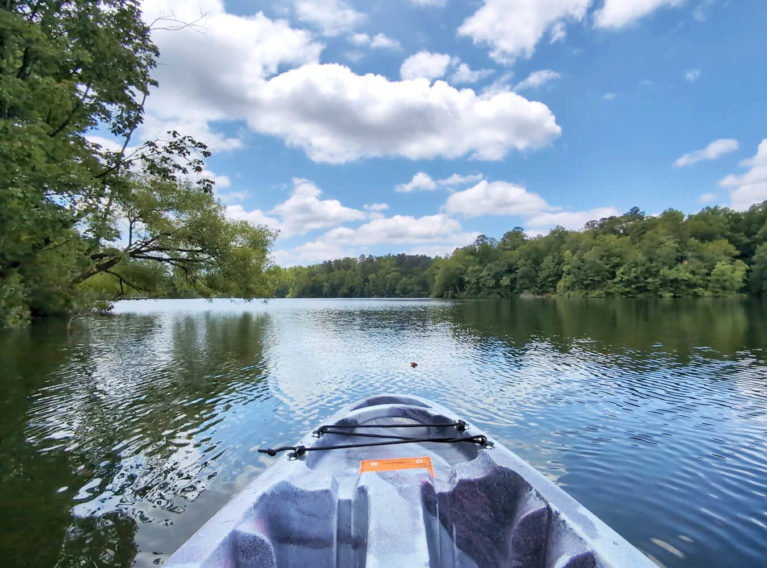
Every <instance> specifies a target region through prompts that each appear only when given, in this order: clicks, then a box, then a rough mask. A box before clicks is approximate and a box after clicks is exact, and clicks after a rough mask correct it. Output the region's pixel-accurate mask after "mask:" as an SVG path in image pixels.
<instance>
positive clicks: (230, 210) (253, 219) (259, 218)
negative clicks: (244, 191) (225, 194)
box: [224, 205, 280, 229]
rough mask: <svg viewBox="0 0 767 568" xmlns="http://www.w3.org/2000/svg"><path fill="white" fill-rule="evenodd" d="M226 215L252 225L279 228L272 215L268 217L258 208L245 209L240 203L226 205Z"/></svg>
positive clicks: (278, 223)
mask: <svg viewBox="0 0 767 568" xmlns="http://www.w3.org/2000/svg"><path fill="white" fill-rule="evenodd" d="M224 211H225V213H226V216H227V217H229V218H230V219H235V220H237V221H247V222H249V223H252V224H254V225H266V226H267V227H270V228H271V229H279V228H280V222H279V221H278V220H277V219H275V218H274V217H269V216H268V215H267V214H266V213H264V212H263V211H261V210H260V209H254V210H253V211H245V209H243V207H242V205H227V206H226V208H225V210H224Z"/></svg>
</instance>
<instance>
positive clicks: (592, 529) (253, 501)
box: [166, 395, 653, 568]
mask: <svg viewBox="0 0 767 568" xmlns="http://www.w3.org/2000/svg"><path fill="white" fill-rule="evenodd" d="M458 423H459V417H457V416H455V415H453V414H452V413H451V412H450V411H448V410H447V409H445V408H443V407H441V406H439V405H437V404H434V403H433V402H430V401H427V400H425V399H422V398H417V397H413V396H398V395H386V396H378V397H372V398H368V399H365V400H362V401H358V402H356V403H354V404H352V405H349V406H347V407H346V408H344V409H342V410H340V411H339V412H337V413H336V414H335V415H333V416H332V417H331V418H329V419H328V420H327V422H326V423H325V424H326V425H329V426H330V428H329V430H330V431H331V432H340V433H323V434H322V435H321V436H319V437H313V436H311V435H309V436H307V437H306V438H304V439H303V440H301V441H300V442H299V443H298V444H296V446H303V447H305V448H306V449H307V450H308V451H307V452H306V453H304V454H303V455H300V457H298V458H297V459H296V458H292V457H288V456H286V455H281V456H280V457H276V458H274V459H275V463H274V464H273V465H272V466H271V467H269V468H268V469H267V470H266V471H265V472H264V473H263V474H262V475H260V476H259V477H258V478H257V479H256V480H255V481H254V482H253V483H252V484H251V485H249V486H248V488H246V489H245V490H244V491H243V492H242V493H240V494H239V495H237V496H236V497H235V498H234V499H233V500H232V501H231V502H230V503H229V504H228V505H226V506H225V507H224V508H223V509H222V510H221V511H219V513H217V514H216V515H215V516H214V517H213V518H212V519H211V520H210V521H208V522H207V523H206V524H205V525H204V526H203V527H202V528H201V529H200V530H199V531H198V532H197V533H196V534H195V535H194V536H193V537H192V538H190V539H189V541H187V543H186V544H184V545H183V546H182V547H181V548H180V549H179V550H178V551H177V552H176V553H174V554H173V555H172V556H171V557H170V558H169V560H168V561H167V562H166V565H167V566H173V567H176V568H178V567H181V566H183V567H186V568H191V567H206V568H207V567H210V568H212V567H224V566H226V567H239V566H264V567H275V568H276V567H281V566H360V567H362V566H365V567H376V566H424V567H437V566H439V567H448V568H457V567H461V568H463V567H467V568H468V567H485V566H514V567H527V566H530V567H533V566H535V567H538V566H540V567H561V568H564V567H569V568H580V567H597V566H599V567H603V566H604V567H608V566H610V567H613V566H614V567H626V566H653V564H652V563H651V562H650V561H649V560H648V559H647V557H645V556H644V555H643V554H642V553H641V552H639V551H638V550H637V549H636V548H634V547H633V546H632V545H631V544H629V543H628V542H627V541H625V540H624V539H623V538H622V537H621V536H620V535H618V534H617V533H616V532H615V531H613V530H612V529H611V528H609V527H608V526H607V525H606V524H605V523H603V522H602V521H601V520H599V519H598V518H597V517H596V516H594V515H593V514H592V513H591V512H589V511H588V510H587V509H586V508H585V507H583V506H582V505H581V504H580V503H578V502H577V501H575V500H574V499H573V498H572V497H570V496H569V495H567V494H566V493H565V492H564V491H562V490H561V489H560V488H558V487H557V486H556V485H554V484H553V483H551V482H550V481H549V480H547V479H546V478H544V477H543V476H542V475H541V474H540V473H539V472H538V471H537V470H535V469H534V468H533V467H532V466H530V465H529V464H527V463H526V462H524V461H523V460H522V459H520V458H519V457H518V456H516V455H515V454H513V453H512V452H510V451H509V450H508V449H506V448H504V447H503V446H501V445H499V444H493V443H492V439H490V440H489V443H488V444H486V445H484V446H483V445H480V444H478V443H472V442H462V443H461V442H456V443H437V442H429V441H424V442H418V443H402V444H396V445H378V446H367V447H356V448H342V449H332V450H321V448H324V447H328V446H339V445H340V446H347V445H352V444H358V443H380V442H382V441H386V440H385V439H382V438H366V437H362V438H361V437H358V436H357V435H356V434H358V433H359V432H364V433H368V434H374V435H385V436H388V435H392V432H395V433H394V435H395V436H400V437H409V438H418V439H423V438H431V439H434V438H438V439H449V438H452V437H470V436H483V435H484V436H486V434H484V432H482V431H481V430H479V429H478V428H476V427H474V426H472V425H468V427H467V428H466V430H465V431H464V430H463V427H462V426H461V427H460V428H457V427H456V426H455V424H458ZM391 424H401V425H411V424H412V425H416V424H417V425H419V426H418V427H417V428H410V427H403V428H397V429H396V431H395V430H394V429H391V428H384V427H378V426H377V425H391ZM422 424H427V425H431V426H420V425H422ZM360 427H362V428H360ZM475 439H476V438H475ZM299 453H300V452H299Z"/></svg>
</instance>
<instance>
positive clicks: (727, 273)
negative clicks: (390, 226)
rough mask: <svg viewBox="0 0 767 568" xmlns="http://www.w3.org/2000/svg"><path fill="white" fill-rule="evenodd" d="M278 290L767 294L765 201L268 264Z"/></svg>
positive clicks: (452, 294) (286, 293) (307, 293)
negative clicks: (431, 250)
mask: <svg viewBox="0 0 767 568" xmlns="http://www.w3.org/2000/svg"><path fill="white" fill-rule="evenodd" d="M271 276H272V278H273V285H274V286H275V294H276V295H277V296H278V297H297V298H300V297H313V298H314V297H325V298H330V297H341V298H356V297H425V296H431V297H435V298H505V297H512V296H516V295H521V294H534V295H553V294H559V295H572V296H623V297H683V296H729V295H734V294H741V293H750V294H755V295H767V201H766V202H763V203H761V204H760V205H754V206H753V207H751V209H749V210H748V211H745V212H737V211H733V210H731V209H727V208H721V207H708V208H706V209H703V210H702V211H700V212H699V213H696V214H693V215H689V216H687V217H685V215H684V214H683V213H681V212H679V211H675V210H668V211H665V212H663V213H662V214H660V215H658V216H646V215H645V214H644V213H643V212H642V211H640V210H639V209H638V208H636V207H635V208H633V209H631V210H630V211H629V212H627V213H626V214H624V215H621V216H619V217H608V218H604V219H600V220H598V221H590V222H588V223H587V224H586V226H585V228H584V230H582V231H568V230H566V229H564V228H562V227H556V228H555V229H553V230H552V231H551V232H550V233H549V234H547V235H545V236H540V237H534V238H530V237H528V236H527V235H526V234H525V232H524V231H523V229H521V228H520V227H516V228H514V229H513V230H511V231H509V232H507V233H506V234H504V235H503V237H502V238H501V239H500V240H496V239H492V238H487V237H485V236H484V235H481V236H479V237H478V238H477V240H476V241H475V242H474V244H472V245H470V246H467V247H463V248H459V249H456V250H455V251H454V252H453V254H452V255H451V256H450V257H449V258H439V257H438V258H430V257H428V256H423V255H406V254H399V255H396V256H394V255H387V256H381V257H372V256H361V257H359V258H344V259H342V260H333V261H326V262H323V263H322V264H317V265H313V266H307V267H300V266H299V267H292V268H286V269H283V268H273V269H272V270H271Z"/></svg>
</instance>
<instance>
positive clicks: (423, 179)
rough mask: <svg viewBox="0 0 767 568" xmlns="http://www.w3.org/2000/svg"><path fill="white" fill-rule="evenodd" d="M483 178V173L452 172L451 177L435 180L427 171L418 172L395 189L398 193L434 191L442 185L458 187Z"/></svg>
mask: <svg viewBox="0 0 767 568" xmlns="http://www.w3.org/2000/svg"><path fill="white" fill-rule="evenodd" d="M481 179H482V174H472V175H468V176H463V175H460V174H452V175H451V176H449V177H446V178H444V179H440V180H434V179H432V177H431V176H430V175H429V174H427V173H425V172H417V173H416V174H415V175H413V179H411V180H410V181H409V182H407V183H402V184H400V185H398V186H396V187H395V188H394V191H396V192H398V193H410V192H413V191H419V190H420V191H432V190H435V189H438V188H441V187H447V188H451V187H456V186H459V185H466V184H467V183H474V182H475V181H479V180H481Z"/></svg>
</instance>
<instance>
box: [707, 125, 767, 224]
mask: <svg viewBox="0 0 767 568" xmlns="http://www.w3.org/2000/svg"><path fill="white" fill-rule="evenodd" d="M740 165H741V166H743V167H747V168H750V169H749V170H748V171H747V172H746V173H745V174H742V175H729V176H727V177H725V178H724V179H722V180H721V181H720V182H719V185H720V186H721V187H726V188H729V189H730V201H731V207H732V208H733V209H735V210H737V211H744V210H746V209H748V208H749V207H750V206H751V205H753V204H754V203H761V202H762V201H765V200H767V138H765V139H764V140H762V141H761V143H760V144H759V148H758V150H757V152H756V155H755V156H753V157H751V158H749V159H747V160H743V161H742V162H741V163H740Z"/></svg>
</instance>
